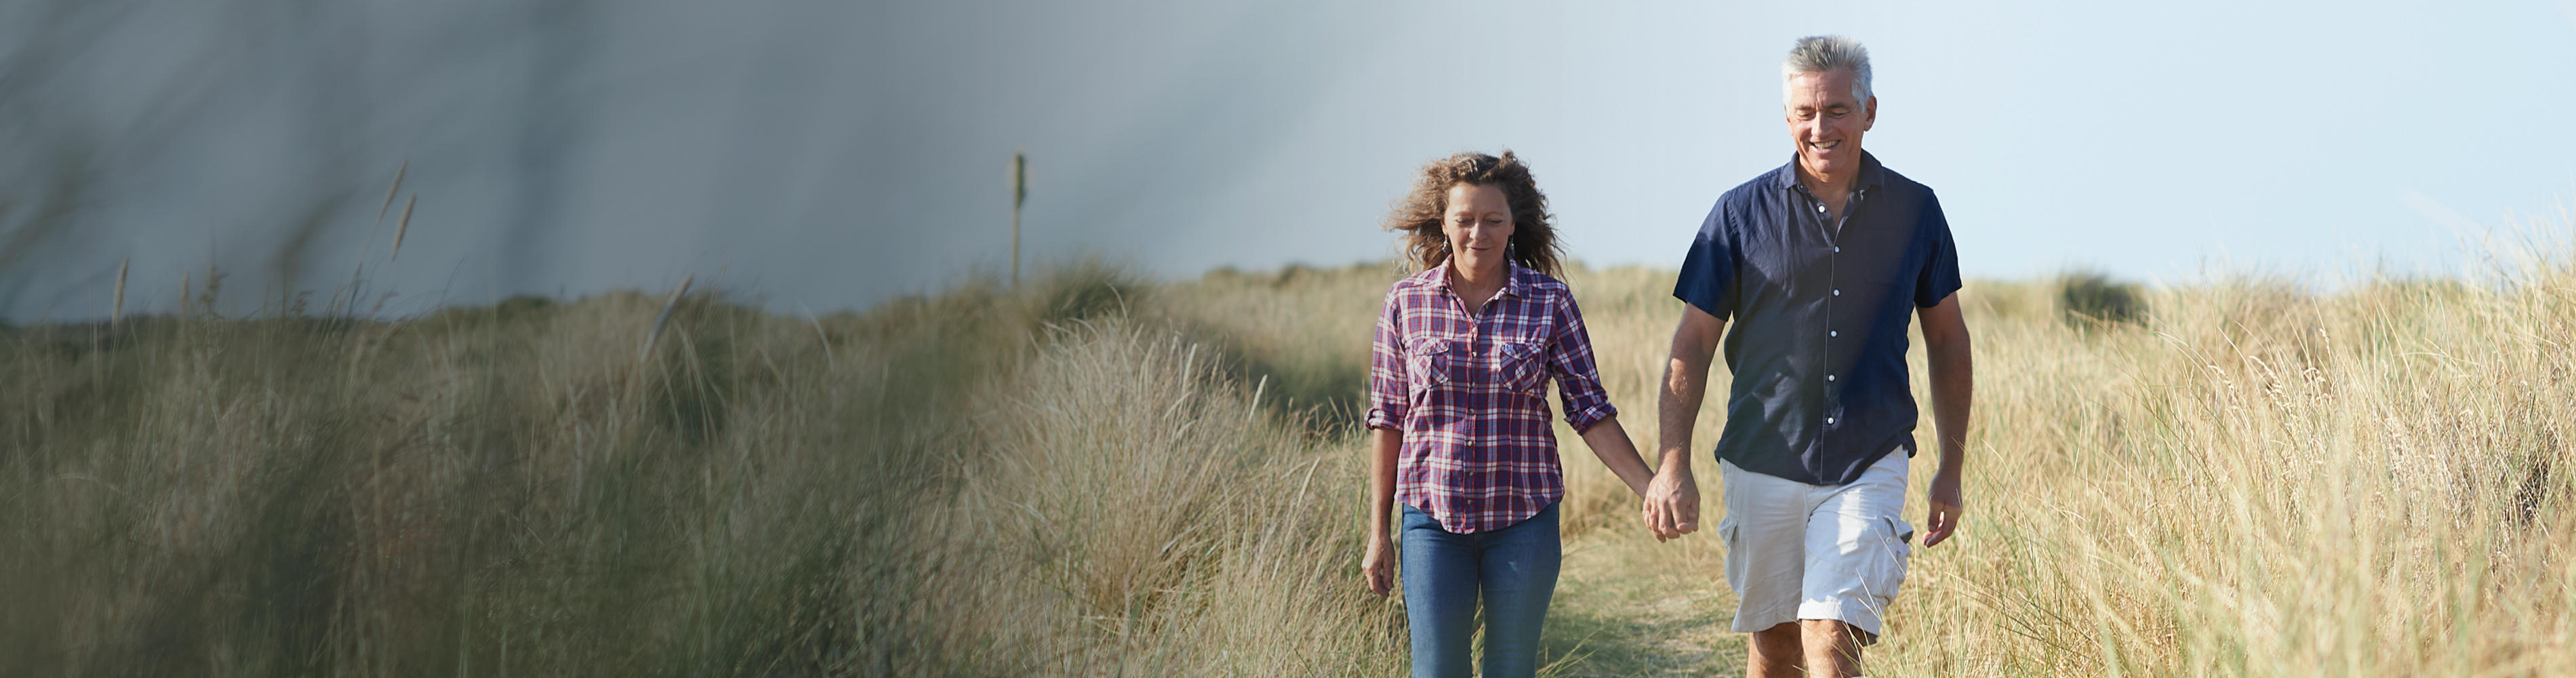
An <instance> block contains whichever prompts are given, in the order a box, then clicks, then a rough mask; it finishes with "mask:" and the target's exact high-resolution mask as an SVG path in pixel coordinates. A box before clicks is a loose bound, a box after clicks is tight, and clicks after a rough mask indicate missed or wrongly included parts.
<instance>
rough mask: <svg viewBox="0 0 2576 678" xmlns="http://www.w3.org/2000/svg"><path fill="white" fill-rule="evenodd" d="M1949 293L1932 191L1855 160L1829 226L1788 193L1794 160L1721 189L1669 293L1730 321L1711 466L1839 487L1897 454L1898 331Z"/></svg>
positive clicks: (1948, 248) (1908, 398)
mask: <svg viewBox="0 0 2576 678" xmlns="http://www.w3.org/2000/svg"><path fill="white" fill-rule="evenodd" d="M1837 221H1839V222H1840V223H1836V222H1837ZM1958 289H1959V256H1958V252H1957V251H1956V248H1955V247H1954V246H1953V245H1952V243H1951V240H1950V222H1949V221H1948V220H1947V219H1945V218H1943V217H1942V215H1941V203H1940V201H1939V200H1937V199H1935V198H1933V196H1932V189H1930V188H1927V187H1925V186H1924V185H1922V184H1918V183H1914V181H1913V180H1911V179H1907V178H1905V177H1904V176H1902V175H1899V174H1897V173H1895V172H1893V171H1889V170H1888V169H1886V168H1885V167H1882V166H1880V165H1879V163H1878V158H1876V157H1873V156H1870V155H1869V154H1867V153H1863V154H1862V155H1861V170H1860V175H1859V177H1858V178H1857V181H1856V183H1855V184H1854V186H1853V193H1852V196H1851V198H1850V200H1849V202H1848V203H1847V204H1845V205H1844V207H1843V216H1842V217H1841V218H1840V219H1839V220H1837V219H1835V218H1834V217H1833V216H1832V215H1830V214H1828V213H1827V212H1826V211H1825V207H1824V203H1823V202H1821V201H1819V200H1817V199H1816V197H1815V196H1814V195H1813V194H1811V193H1808V192H1807V189H1806V187H1805V186H1802V185H1800V184H1799V183H1798V169H1797V160H1796V159H1795V158H1792V159H1790V161H1789V164H1788V165H1784V166H1781V167H1780V169H1778V170H1775V171H1772V172H1770V173H1767V174H1764V175H1762V176H1761V177H1759V178H1756V179H1754V180H1752V181H1748V182H1745V183H1744V185H1742V186H1737V187H1735V189H1734V190H1730V191H1727V192H1726V195H1724V196H1722V197H1719V198H1718V199H1717V207H1716V208H1714V209H1711V210H1709V213H1708V220H1707V221H1705V222H1703V223H1701V224H1700V228H1699V236H1698V237H1697V238H1695V239H1693V240H1692V242H1691V248H1690V253H1689V255H1688V256H1686V257H1685V258H1684V259H1683V260H1682V273H1681V281H1680V282H1679V283H1677V284H1675V285H1674V286H1673V296H1675V297H1679V298H1680V299H1681V300H1682V301H1684V302H1687V303H1689V304H1690V305H1692V306H1696V307H1698V308H1699V310H1701V311H1705V312H1707V313H1708V314H1709V315H1713V316H1717V318H1718V319H1719V320H1731V321H1732V322H1731V326H1730V327H1728V328H1727V332H1726V341H1725V351H1726V364H1727V367H1728V368H1729V369H1731V370H1733V372H1734V374H1735V379H1734V383H1733V388H1732V391H1733V392H1732V393H1731V394H1729V395H1728V396H1727V401H1726V432H1725V433H1723V434H1721V435H1720V436H1719V437H1718V441H1717V458H1719V459H1724V460H1727V461H1730V462H1734V463H1735V465H1736V466H1737V467H1740V468H1743V469H1744V470H1747V471H1752V472H1755V473H1761V474H1766V475H1772V476H1777V477H1781V478H1787V479H1789V480H1795V481H1798V482H1802V483H1807V484H1810V485H1843V484H1848V483H1850V482H1852V481H1854V480H1859V479H1860V474H1861V472H1862V471H1865V470H1868V469H1869V465H1870V464H1873V463H1877V462H1878V460H1879V459H1880V458H1882V457H1885V456H1887V453H1888V452H1890V451H1893V450H1895V449H1897V448H1898V447H1903V448H1905V449H1906V450H1908V451H1909V452H1908V453H1909V454H1910V453H1911V452H1910V451H1911V450H1913V449H1915V446H1914V424H1915V418H1916V415H1917V411H1916V410H1915V406H1914V394H1913V391H1911V390H1910V389H1909V388H1908V387H1907V379H1908V375H1907V373H1906V369H1905V352H1906V350H1907V348H1908V346H1909V343H1910V342H1909V341H1908V340H1907V338H1906V328H1907V327H1908V326H1910V325H1911V324H1912V322H1913V317H1914V312H1915V309H1916V308H1920V307H1930V306H1934V305H1937V304H1940V303H1941V300H1942V299H1945V298H1948V297H1949V296H1950V293H1952V292H1956V291H1958Z"/></svg>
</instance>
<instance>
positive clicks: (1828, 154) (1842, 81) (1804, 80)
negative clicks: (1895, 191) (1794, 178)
mask: <svg viewBox="0 0 2576 678" xmlns="http://www.w3.org/2000/svg"><path fill="white" fill-rule="evenodd" d="M1786 108H1787V109H1788V112H1789V138H1790V140H1791V141H1793V142H1795V143H1796V144H1797V146H1798V164H1799V166H1801V167H1804V168H1805V169H1806V170H1807V174H1809V175H1811V176H1817V177H1821V178H1831V179H1833V180H1835V181H1841V180H1842V179H1843V178H1844V177H1847V176H1850V173H1851V172H1853V171H1857V170H1859V169H1860V135H1861V133H1863V132H1867V131H1869V127H1870V124H1871V123H1875V122H1877V121H1878V97H1870V99H1869V100H1868V101H1858V100H1854V99H1853V98H1852V72H1851V69H1848V68H1837V69H1834V70H1831V71H1826V72H1823V73H1800V74H1798V77H1794V78H1790V79H1789V99H1788V104H1787V106H1786Z"/></svg>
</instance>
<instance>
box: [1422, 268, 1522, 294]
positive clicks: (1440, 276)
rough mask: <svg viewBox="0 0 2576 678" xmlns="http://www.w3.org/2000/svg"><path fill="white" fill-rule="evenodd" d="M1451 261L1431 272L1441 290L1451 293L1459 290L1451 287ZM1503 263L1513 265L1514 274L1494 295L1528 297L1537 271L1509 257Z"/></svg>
mask: <svg viewBox="0 0 2576 678" xmlns="http://www.w3.org/2000/svg"><path fill="white" fill-rule="evenodd" d="M1449 263H1450V262H1448V261H1442V262H1440V265H1439V266H1436V267H1433V268H1432V269H1431V270H1430V271H1429V273H1431V279H1432V280H1436V281H1439V282H1438V283H1436V284H1438V285H1439V286H1440V289H1441V290H1443V291H1447V292H1449V293H1450V294H1457V293H1458V291H1457V290H1454V289H1450V288H1449ZM1503 265H1504V266H1508V267H1511V271H1512V275H1511V277H1510V278H1508V279H1505V280H1504V281H1503V289H1502V291H1499V292H1495V293H1494V296H1498V297H1499V296H1503V295H1506V294H1508V295H1512V296H1515V297H1521V298H1524V299H1526V298H1528V297H1529V294H1528V292H1529V290H1528V289H1527V287H1526V286H1527V285H1528V284H1529V277H1530V276H1531V275H1533V274H1536V273H1537V271H1532V270H1529V269H1527V268H1522V267H1521V262H1517V261H1511V260H1508V259H1506V260H1504V261H1503Z"/></svg>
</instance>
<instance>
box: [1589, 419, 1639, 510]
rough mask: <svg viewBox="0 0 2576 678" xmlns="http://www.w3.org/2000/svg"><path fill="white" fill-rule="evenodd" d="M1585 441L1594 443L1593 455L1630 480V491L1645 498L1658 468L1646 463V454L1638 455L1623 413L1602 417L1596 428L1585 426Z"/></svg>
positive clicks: (1614, 471) (1623, 478)
mask: <svg viewBox="0 0 2576 678" xmlns="http://www.w3.org/2000/svg"><path fill="white" fill-rule="evenodd" d="M1583 444H1584V445H1588V446H1591V447H1592V456H1595V457H1600V458H1601V465H1603V466H1608V467H1610V472H1611V473H1614V474H1617V475H1618V476H1619V482H1622V483H1627V484H1628V491H1630V492H1635V493H1637V497H1638V498H1640V499H1643V498H1645V496H1646V486H1647V485H1648V484H1651V483H1653V482H1655V471H1654V470H1653V469H1650V468H1647V467H1646V459H1645V458H1644V457H1641V456H1638V455H1637V444H1636V443H1635V442H1632V441H1630V440H1628V430H1627V429H1623V428H1620V427H1619V415H1615V414H1614V415H1610V416H1607V417H1602V418H1601V421H1598V422H1594V423H1593V424H1592V428H1587V429H1584V430H1583ZM1650 522H1651V521H1650Z"/></svg>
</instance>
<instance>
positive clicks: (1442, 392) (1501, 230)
mask: <svg viewBox="0 0 2576 678" xmlns="http://www.w3.org/2000/svg"><path fill="white" fill-rule="evenodd" d="M1386 228H1387V229H1388V230H1392V231H1401V232H1403V234H1404V236H1403V238H1404V249H1405V251H1406V254H1407V255H1408V258H1409V259H1410V260H1411V263H1412V264H1413V265H1414V266H1415V267H1417V268H1419V269H1421V272H1419V273H1416V274H1414V275H1411V276H1408V277H1406V278H1405V279H1403V280H1399V281H1396V283H1395V286H1394V287H1393V288H1392V289H1389V290H1387V294H1386V310H1385V312H1384V313H1382V314H1380V315H1379V316H1378V323H1377V342H1376V357H1375V359H1374V361H1373V362H1372V363H1371V365H1370V369H1369V415H1368V426H1369V428H1370V429H1373V430H1372V434H1373V436H1374V440H1372V441H1371V442H1372V447H1373V452H1374V461H1375V463H1374V464H1373V465H1372V467H1371V469H1370V473H1369V480H1370V499H1371V502H1370V509H1369V510H1370V511H1371V513H1370V517H1371V520H1370V521H1369V525H1370V527H1369V541H1368V555H1367V557H1366V559H1365V560H1364V561H1363V562H1362V565H1361V569H1362V571H1363V574H1364V576H1365V577H1366V579H1367V581H1368V587H1369V590H1370V591H1372V592H1375V593H1377V594H1378V595H1386V594H1387V592H1388V590H1389V589H1391V588H1393V586H1394V583H1395V582H1394V569H1395V558H1394V551H1395V549H1396V548H1397V545H1398V542H1397V540H1396V538H1395V537H1394V536H1392V535H1390V534H1389V528H1388V525H1387V519H1386V518H1387V512H1388V511H1389V510H1390V509H1391V508H1392V506H1393V505H1394V504H1396V503H1397V502H1398V501H1399V500H1401V503H1402V504H1403V507H1404V515H1403V520H1402V523H1403V527H1402V529H1403V532H1402V541H1401V542H1400V543H1401V547H1402V553H1403V558H1404V603H1405V612H1406V614H1407V615H1408V617H1409V618H1410V619H1409V621H1410V623H1411V626H1412V630H1413V675H1414V676H1415V678H1434V677H1439V678H1447V677H1452V676H1455V677H1461V678H1463V677H1464V676H1466V675H1468V673H1469V666H1468V656H1467V655H1468V643H1469V639H1470V638H1471V637H1473V635H1474V633H1475V630H1476V629H1475V616H1476V605H1477V599H1478V598H1479V597H1482V598H1483V599H1484V607H1485V657H1484V675H1485V676H1487V677H1489V678H1506V677H1512V676H1529V675H1532V674H1533V673H1534V672H1535V671H1536V670H1537V664H1538V642H1539V630H1540V628H1541V627H1542V626H1544V625H1545V623H1546V621H1547V605H1548V600H1549V598H1551V597H1552V596H1554V594H1555V593H1556V573H1557V566H1558V564H1559V562H1560V561H1561V560H1562V559H1563V558H1562V557H1563V551H1562V548H1561V546H1560V544H1559V543H1558V541H1557V519H1556V504H1557V501H1558V500H1560V499H1562V498H1564V496H1565V479H1564V472H1563V470H1562V468H1561V467H1560V466H1559V465H1558V463H1557V456H1556V434H1555V432H1554V431H1553V430H1552V429H1550V428H1549V426H1548V411H1547V400H1546V395H1547V379H1548V377H1555V378H1556V382H1557V392H1558V394H1559V396H1560V398H1561V400H1562V401H1563V403H1564V405H1565V419H1566V423H1568V424H1572V425H1573V426H1574V430H1576V431H1579V432H1581V433H1582V435H1583V442H1584V444H1586V445H1589V446H1591V448H1592V453H1593V454H1594V455H1596V456H1599V457H1600V458H1601V462H1602V463H1603V464H1605V465H1608V466H1609V467H1610V470H1611V472H1612V473H1616V474H1618V476H1619V479H1620V480H1621V481H1623V482H1626V483H1627V484H1628V489H1629V490H1630V491H1632V492H1636V493H1637V494H1638V496H1640V497H1643V496H1644V495H1645V491H1646V485H1647V483H1648V482H1651V481H1652V480H1653V479H1654V473H1653V472H1652V471H1650V470H1648V469H1647V468H1646V463H1645V461H1644V460H1643V459H1641V458H1639V457H1638V455H1637V449H1636V447H1635V446H1634V445H1632V444H1631V443H1630V442H1629V440H1628V434H1627V432H1626V431H1625V430H1622V429H1620V428H1619V420H1618V418H1617V416H1616V415H1617V414H1618V410H1617V409H1616V408H1613V407H1611V406H1610V399H1609V396H1608V394H1606V393H1604V392H1602V390H1601V375H1600V372H1599V371H1598V370H1597V369H1595V368H1594V366H1593V362H1592V341H1591V338H1590V337H1589V336H1587V335H1586V334H1585V333H1584V329H1583V314H1582V313H1581V312H1580V311H1578V310H1576V309H1575V306H1574V295H1573V293H1572V291H1571V290H1569V289H1567V288H1566V286H1565V283H1563V282H1559V281H1557V279H1556V278H1554V277H1551V274H1553V273H1555V272H1556V259H1557V245H1556V233H1555V230H1554V229H1553V228H1552V227H1550V226H1549V224H1548V214H1547V196H1545V195H1543V194H1541V193H1539V191H1538V185H1537V183H1536V182H1535V181H1533V180H1532V179H1531V178H1530V173H1529V167H1528V166H1526V165H1522V164H1521V162H1520V159H1519V158H1516V157H1513V156H1512V153H1511V152H1510V151H1504V152H1503V156H1502V157H1500V158H1497V157H1494V156H1490V155H1484V154H1481V153H1462V154H1458V155H1454V156H1450V157H1448V158H1445V159H1442V160H1439V161H1436V162H1433V163H1431V164H1430V165H1427V166H1424V167H1423V168H1422V173H1421V175H1420V177H1419V178H1418V179H1417V180H1416V181H1415V183H1414V186H1413V192H1412V194H1411V195H1410V196H1408V197H1406V198H1405V200H1404V202H1403V203H1402V204H1400V205H1399V206H1397V207H1396V210H1395V213H1394V214H1393V215H1390V216H1389V217H1388V218H1387V225H1386Z"/></svg>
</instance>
